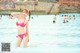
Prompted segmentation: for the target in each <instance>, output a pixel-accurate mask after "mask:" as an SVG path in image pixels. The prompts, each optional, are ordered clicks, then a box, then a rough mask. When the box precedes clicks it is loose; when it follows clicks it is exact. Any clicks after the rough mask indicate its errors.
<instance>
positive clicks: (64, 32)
mask: <svg viewBox="0 0 80 53" xmlns="http://www.w3.org/2000/svg"><path fill="white" fill-rule="evenodd" d="M62 15H63V14H59V15H57V20H56V23H53V17H54V15H31V19H30V21H29V36H30V37H29V38H30V42H29V44H28V46H29V47H28V48H24V47H23V45H21V47H16V46H15V42H16V36H17V26H16V25H15V22H16V21H17V19H8V15H2V19H0V49H1V43H3V42H4V43H6V42H9V43H11V51H10V52H9V53H80V14H75V16H76V19H75V20H69V22H68V23H63V21H62V18H61V16H62ZM64 15H65V14H64ZM68 15H74V14H68ZM32 17H33V19H32ZM0 53H1V50H0ZM2 53H4V52H2Z"/></svg>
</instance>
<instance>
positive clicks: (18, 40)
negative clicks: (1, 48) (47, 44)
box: [16, 37, 22, 47]
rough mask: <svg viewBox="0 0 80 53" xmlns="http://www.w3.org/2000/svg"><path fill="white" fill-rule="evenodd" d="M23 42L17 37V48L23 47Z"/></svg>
mask: <svg viewBox="0 0 80 53" xmlns="http://www.w3.org/2000/svg"><path fill="white" fill-rule="evenodd" d="M21 42H22V38H20V37H17V41H16V47H19V46H20V45H21Z"/></svg>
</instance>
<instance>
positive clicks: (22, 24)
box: [16, 22, 25, 27]
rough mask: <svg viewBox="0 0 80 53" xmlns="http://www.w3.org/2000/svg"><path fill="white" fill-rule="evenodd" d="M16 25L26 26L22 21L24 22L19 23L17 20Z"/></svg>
mask: <svg viewBox="0 0 80 53" xmlns="http://www.w3.org/2000/svg"><path fill="white" fill-rule="evenodd" d="M16 25H17V26H21V27H25V24H24V23H23V22H22V23H18V22H16Z"/></svg>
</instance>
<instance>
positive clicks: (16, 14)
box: [11, 12, 22, 17]
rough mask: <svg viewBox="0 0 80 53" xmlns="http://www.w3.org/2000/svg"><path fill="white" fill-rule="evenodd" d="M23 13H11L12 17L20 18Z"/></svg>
mask: <svg viewBox="0 0 80 53" xmlns="http://www.w3.org/2000/svg"><path fill="white" fill-rule="evenodd" d="M21 14H22V13H21V12H13V13H11V15H12V16H13V17H18V16H19V15H21Z"/></svg>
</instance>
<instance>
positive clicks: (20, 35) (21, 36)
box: [17, 32, 27, 39]
mask: <svg viewBox="0 0 80 53" xmlns="http://www.w3.org/2000/svg"><path fill="white" fill-rule="evenodd" d="M25 35H27V32H26V33H23V34H19V35H18V36H17V37H20V38H22V39H23V37H24V36H25Z"/></svg>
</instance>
